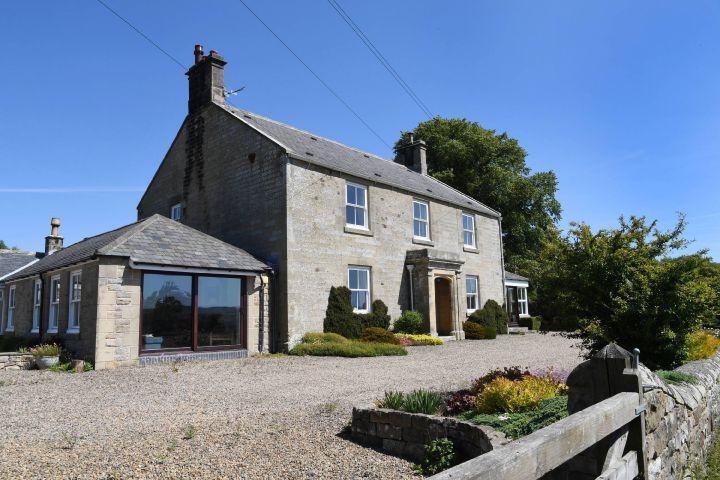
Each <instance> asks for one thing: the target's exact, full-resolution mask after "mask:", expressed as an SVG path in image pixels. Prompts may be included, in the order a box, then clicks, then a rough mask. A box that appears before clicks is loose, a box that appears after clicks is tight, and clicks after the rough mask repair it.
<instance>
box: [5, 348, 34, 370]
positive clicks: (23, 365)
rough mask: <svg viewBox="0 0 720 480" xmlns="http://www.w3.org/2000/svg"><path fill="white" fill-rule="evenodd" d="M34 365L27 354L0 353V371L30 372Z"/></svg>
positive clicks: (30, 356)
mask: <svg viewBox="0 0 720 480" xmlns="http://www.w3.org/2000/svg"><path fill="white" fill-rule="evenodd" d="M33 363H34V360H33V356H32V355H30V354H29V353H18V352H5V353H0V370H30V368H32V366H33Z"/></svg>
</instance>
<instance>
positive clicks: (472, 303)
mask: <svg viewBox="0 0 720 480" xmlns="http://www.w3.org/2000/svg"><path fill="white" fill-rule="evenodd" d="M465 298H466V300H467V313H473V312H474V311H475V310H477V309H478V303H480V299H479V298H478V277H475V276H472V275H468V276H467V277H465Z"/></svg>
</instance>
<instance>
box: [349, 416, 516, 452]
mask: <svg viewBox="0 0 720 480" xmlns="http://www.w3.org/2000/svg"><path fill="white" fill-rule="evenodd" d="M352 434H353V438H354V439H355V440H356V441H357V442H359V443H362V444H364V445H367V446H369V447H375V448H381V449H382V450H384V451H386V452H387V453H389V454H391V455H397V456H399V457H404V458H407V459H409V460H412V461H414V462H421V461H422V459H423V458H424V454H425V449H424V446H425V444H427V443H428V442H430V441H431V440H435V439H437V438H448V439H450V440H452V442H453V444H454V445H455V450H456V452H457V453H458V455H459V456H460V458H461V459H463V460H466V459H470V458H473V457H477V456H478V455H482V454H483V453H486V452H489V451H490V450H492V449H493V448H497V447H499V446H500V445H504V444H506V443H508V442H509V441H510V440H509V439H508V438H507V437H505V435H504V434H502V433H501V432H498V431H496V430H494V429H493V428H490V427H487V426H480V425H474V424H472V423H469V422H463V421H461V420H457V419H454V418H446V417H439V416H434V415H424V414H421V413H406V412H400V411H396V410H387V409H383V408H372V407H371V408H357V407H356V408H354V409H353V417H352Z"/></svg>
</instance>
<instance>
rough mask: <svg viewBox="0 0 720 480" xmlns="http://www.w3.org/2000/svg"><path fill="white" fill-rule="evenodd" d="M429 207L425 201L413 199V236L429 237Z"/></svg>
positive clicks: (427, 238)
mask: <svg viewBox="0 0 720 480" xmlns="http://www.w3.org/2000/svg"><path fill="white" fill-rule="evenodd" d="M429 219H430V209H429V207H428V204H427V202H423V201H421V200H413V236H414V237H415V238H421V239H423V240H429V239H430V220H429Z"/></svg>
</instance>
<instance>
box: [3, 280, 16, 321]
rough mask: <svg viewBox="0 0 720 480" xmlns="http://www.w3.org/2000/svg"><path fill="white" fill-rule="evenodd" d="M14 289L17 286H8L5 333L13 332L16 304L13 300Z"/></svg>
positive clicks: (14, 299) (14, 295)
mask: <svg viewBox="0 0 720 480" xmlns="http://www.w3.org/2000/svg"><path fill="white" fill-rule="evenodd" d="M16 287H17V285H10V289H9V290H8V316H7V323H6V324H5V331H6V332H14V331H15V305H16V304H17V300H16V298H15V297H16Z"/></svg>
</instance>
